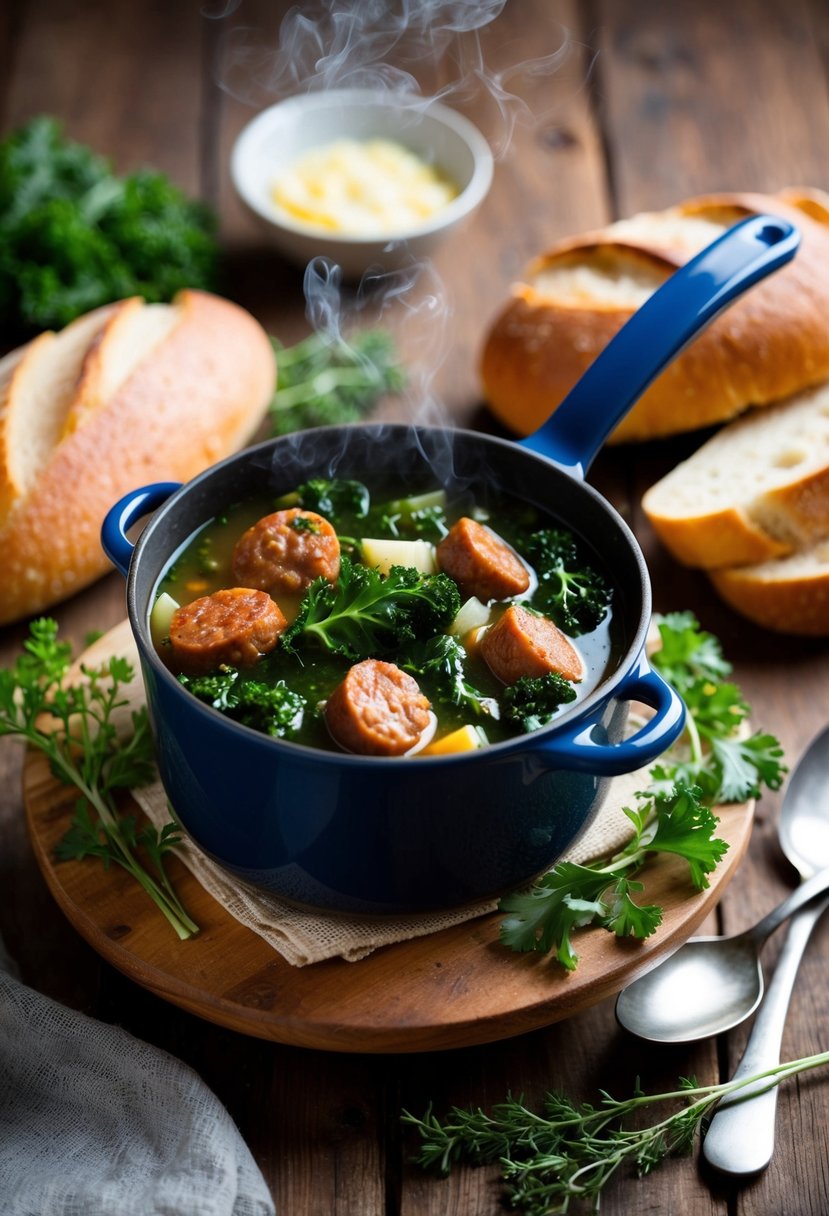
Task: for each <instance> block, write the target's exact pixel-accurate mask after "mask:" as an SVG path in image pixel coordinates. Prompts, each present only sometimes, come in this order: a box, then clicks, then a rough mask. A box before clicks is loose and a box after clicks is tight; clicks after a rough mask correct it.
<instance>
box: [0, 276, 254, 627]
mask: <svg viewBox="0 0 829 1216" xmlns="http://www.w3.org/2000/svg"><path fill="white" fill-rule="evenodd" d="M91 318H92V315H91V314H90V318H89V319H80V320H79V321H77V322H73V325H72V326H70V327H68V329H67V330H64V331H62V333H61V334H59V335H57V336H55V337H54V339H51V336H49V337H47V340H46V341H45V342H44V343H43V350H48V351H49V352H50V354H49V358H50V360H51V362H50V368H51V370H50V373H49V378H50V383H53V384H55V385H58V386H59V389H60V391H59V393H57V394H56V396H55V397H54V398H52V399H50V403H48V404H47V405H46V407H44V404H43V403H44V397H43V394H42V393H41V392H40V391H38V393H33V392H29V391H28V390H27V388H26V386H27V384H31V383H32V381H27V380H25V379H24V380H22V381H21V383H20V385H19V387H18V395H17V397H16V400H15V403H14V405H15V412H16V415H17V417H18V421H19V425H15V426H7V430H6V439H5V442H6V451H5V453H4V460H3V465H4V466H5V467H6V470H8V471H5V470H4V469H3V467H2V466H0V480H2V479H3V477H4V474H5V502H6V506H5V510H4V511H3V512H2V513H0V568H2V570H3V578H2V580H0V624H5V623H7V622H9V621H13V620H17V619H20V618H21V617H25V616H30V615H32V614H34V613H37V612H41V611H43V610H44V609H45V608H47V607H49V606H50V605H52V604H55V603H57V602H58V601H60V600H63V599H65V598H66V597H67V596H69V595H71V594H73V593H74V592H75V591H78V590H80V589H81V588H82V587H85V586H86V585H88V584H89V583H91V582H92V581H94V580H95V579H96V578H99V577H100V576H101V575H102V574H104V573H105V572H106V571H107V570H108V569H109V568H110V566H109V562H108V561H107V559H106V557H105V555H104V552H103V550H102V548H101V543H100V528H101V524H102V522H103V519H104V516H105V515H106V513H107V511H108V510H109V508H110V507H111V506H112V505H113V504H114V503H115V502H116V501H117V500H118V499H119V498H120V497H121V496H122V495H123V494H125V493H127V492H128V491H129V490H133V489H136V488H138V487H140V486H142V485H146V484H148V483H150V482H153V481H187V480H189V479H190V478H191V477H194V476H195V475H196V474H197V473H199V472H201V471H202V470H203V469H205V468H207V467H208V466H209V465H211V464H213V463H215V461H217V460H219V459H221V458H222V457H224V456H227V455H230V454H231V453H232V452H235V451H237V450H238V448H240V447H241V446H242V445H243V444H244V443H245V442H246V441H247V440H248V439H250V438H251V437H252V435H253V434H254V432H255V431H256V429H257V427H258V426H259V424H260V422H261V421H262V418H263V417H264V414H265V412H266V409H267V405H268V402H269V401H270V399H271V396H272V394H273V390H274V385H275V378H276V364H275V358H274V353H273V348H272V345H271V343H270V341H269V339H268V336H267V334H266V333H265V332H264V330H263V329H262V327H261V326H260V325H259V324H258V322H257V321H256V320H254V318H253V317H252V316H251V315H250V314H249V313H247V312H245V311H244V310H243V309H242V308H239V307H238V306H236V305H235V304H231V303H230V302H229V301H227V300H223V299H221V298H220V297H218V296H213V295H210V294H208V293H205V292H199V291H183V292H181V293H179V295H178V296H177V297H176V299H175V300H174V302H173V303H172V304H171V305H146V304H144V302H143V301H141V300H129V301H122V302H119V305H118V306H116V307H115V308H114V309H113V310H112V312H111V314H109V315H108V316H107V318H106V321H105V324H104V326H103V328H101V327H100V326H99V325H98V321H97V319H96V320H94V321H93V320H92V319H91ZM82 322H83V324H82ZM84 326H85V327H86V328H85V340H86V345H84V341H83V340H82V339H80V338H77V340H76V338H75V337H73V338H72V340H71V341H69V340H68V339H66V338H65V337H64V335H65V334H67V333H68V332H69V330H72V329H73V328H74V327H77V329H75V331H74V333H75V335H76V336H77V335H78V334H80V333H81V331H82V330H83V328H84ZM39 342H40V339H36V340H35V342H34V343H31V344H30V347H29V348H28V350H27V353H25V354H24V355H23V356H22V360H21V362H20V363H19V364H18V365H17V367H18V369H19V368H20V367H21V366H22V364H23V362H24V361H28V360H29V359H30V358H33V357H34V356H33V355H32V353H31V351H32V348H38V345H39ZM55 350H57V351H58V357H57V359H56V360H55V358H54V355H53V353H52V352H54V351H55ZM61 352H62V357H61V354H60V353H61ZM45 357H46V356H45V355H43V354H41V355H40V356H39V358H45ZM1 371H2V369H0V372H1ZM35 379H36V382H37V384H38V386H41V387H42V385H43V383H44V380H43V379H42V378H35ZM70 385H71V386H72V391H71V392H70V391H69V386H70ZM58 398H59V400H58ZM41 411H42V412H44V413H45V415H46V417H45V418H44V419H43V420H42V421H40V422H39V421H38V417H39V414H40V412H41ZM26 418H28V422H27V423H26V425H25V426H24V425H23V420H24V419H26ZM27 444H28V445H30V446H28V447H27V446H26V445H27ZM21 470H23V471H24V474H25V475H18V472H19V471H21ZM12 471H15V475H14V476H12Z"/></svg>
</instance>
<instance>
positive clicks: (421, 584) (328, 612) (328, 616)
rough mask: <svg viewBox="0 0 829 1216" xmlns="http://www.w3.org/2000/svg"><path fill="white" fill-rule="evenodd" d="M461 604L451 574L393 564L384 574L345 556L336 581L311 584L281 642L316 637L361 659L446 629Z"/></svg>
mask: <svg viewBox="0 0 829 1216" xmlns="http://www.w3.org/2000/svg"><path fill="white" fill-rule="evenodd" d="M459 608H460V594H459V592H458V588H457V586H456V584H455V583H454V582H453V580H452V579H451V578H449V577H448V576H447V575H445V574H422V573H421V572H420V571H418V570H414V569H412V568H411V567H407V566H392V568H391V570H390V571H389V573H388V574H387V575H386V576H385V578H384V577H383V576H382V575H381V574H379V573H378V571H377V570H372V569H370V568H369V567H368V566H361V565H357V564H355V563H354V562H352V561H351V560H350V559H349V558H348V557H346V556H343V558H342V560H341V565H340V577H339V578H338V580H337V582H336V584H335V585H334V586H332V585H331V583H329V582H328V581H327V580H326V579H324V578H319V579H317V580H316V581H315V582H314V583H312V584H311V586H310V587H309V588H308V590H307V591H306V593H305V597H304V599H303V601H302V604H301V605H300V609H299V613H298V615H297V617H296V620H295V621H294V622H293V624H292V625H291V626H290V627H289V628H288V629H286V630H285V632H284V633H283V634H282V637H281V645H282V646H283V648H284V649H286V650H294V649H296V647H297V646H301V645H307V644H308V643H311V644H313V643H315V642H316V643H317V644H321V645H322V646H324V647H325V648H326V649H327V650H330V651H333V652H335V653H337V654H342V655H345V656H346V657H347V658H349V659H352V660H354V661H359V660H360V659H365V658H369V657H370V656H372V655H376V654H378V653H380V654H381V653H383V652H387V651H389V650H393V649H397V648H400V647H401V646H405V645H407V644H408V643H410V642H412V641H415V640H417V639H419V638H424V637H428V636H429V634H432V633H435V632H437V631H438V630H441V629H444V628H445V627H446V626H447V625H448V624H449V622H450V621H451V620H453V618H454V617H455V616H456V615H457V612H458V609H459Z"/></svg>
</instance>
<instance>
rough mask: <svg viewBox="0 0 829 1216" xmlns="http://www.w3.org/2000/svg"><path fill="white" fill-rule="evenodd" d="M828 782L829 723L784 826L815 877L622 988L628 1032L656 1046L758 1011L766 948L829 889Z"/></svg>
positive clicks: (787, 841)
mask: <svg viewBox="0 0 829 1216" xmlns="http://www.w3.org/2000/svg"><path fill="white" fill-rule="evenodd" d="M827 781H829V728H827V730H825V731H824V732H823V733H822V734H821V735H820V736H818V738H817V739H816V740H814V742H813V743H812V744H811V745H810V747H809V748H808V749H807V751H806V753H805V754H804V756H803V757H802V759H801V761H800V763H799V764H798V765H797V767H796V768H795V770H794V772H793V773H792V775H791V777H790V779H789V783H788V786H787V789H786V795H785V797H784V799H783V805H782V807H781V811H780V823H779V829H778V830H779V835H780V842H781V846H782V848H783V850H784V852H785V853H786V856H787V857H789V859H790V860H791V861H792V862H793V864H794V865H795V867H796V868H797V869H798V870H800V873H801V875H802V876H803V877H805V876H806V875H813V877H810V878H809V879H808V880H807V881H805V882H804V883H803V884H802V886H801V887H799V888H798V890H796V891H794V892H793V893H792V894H791V895H790V896H789V897H788V898H787V899H785V900H784V901H783V902H782V903H781V904H780V905H779V906H778V907H777V908H775V909H774V910H773V911H771V912H769V913H768V915H767V916H764V917H763V919H762V920H761V921H759V923H758V924H756V925H754V927H753V928H751V929H747V930H745V931H744V932H743V933H739V934H736V935H735V936H732V937H696V938H691V939H689V940H688V941H687V942H686V943H685V944H684V945H683V946H681V947H680V948H679V949H678V950H677V951H676V952H675V953H674V954H672V955H671V956H670V958H668V959H666V960H665V962H663V963H661V964H660V965H659V966H657V967H655V968H654V970H653V971H650V972H648V974H647V975H644V976H642V978H641V979H638V980H635V981H634V982H633V983H632V984H630V985H628V987H627V988H625V989H623V991H622V992H620V994H619V996H618V998H617V1001H616V1016H617V1018H618V1020H619V1022H620V1023H621V1025H622V1026H624V1027H625V1029H626V1030H629V1031H631V1033H632V1034H635V1035H638V1036H639V1037H640V1038H643V1039H649V1040H650V1041H651V1042H654V1043H690V1042H694V1041H695V1040H697V1039H704V1038H708V1037H709V1036H711V1035H715V1034H720V1033H722V1032H723V1031H725V1030H730V1029H731V1028H732V1027H734V1026H738V1025H739V1024H740V1022H743V1021H745V1019H746V1018H747V1017H749V1016H750V1015H751V1014H752V1013H753V1012H754V1010H755V1009H756V1008H757V1006H758V1005H759V1004H760V1001H761V999H762V996H763V971H762V967H761V965H760V959H759V953H760V950H761V948H762V946H763V944H764V943H765V941H766V939H767V938H768V936H769V935H770V934H771V933H773V932H774V930H775V929H777V928H778V927H779V926H780V925H781V924H782V923H783V922H784V921H785V920H786V919H788V917H790V916H791V915H792V913H794V912H796V911H797V910H798V909H799V908H802V907H804V906H805V905H806V904H808V903H809V902H810V901H811V900H813V899H816V897H817V896H819V895H822V894H824V893H825V892H826V891H827V890H829V797H827V794H826V792H825V791H824V789H823V788H822V787H824V786H825V784H826V782H827ZM818 869H819V872H818V873H815V871H816V870H818ZM821 906H822V905H821ZM811 912H812V909H811V908H810V909H809V913H810V914H811ZM815 919H817V916H815Z"/></svg>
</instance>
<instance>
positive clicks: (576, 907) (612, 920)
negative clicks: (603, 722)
mask: <svg viewBox="0 0 829 1216" xmlns="http://www.w3.org/2000/svg"><path fill="white" fill-rule="evenodd" d="M657 624H658V626H659V633H660V637H661V640H662V646H661V649H660V650H658V651H657V652H656V653H655V654H654V655H653V656H652V660H651V661H652V662H653V665H654V667H657V668H658V669H659V670H660V671H661V672H662V674H663V675H664V676H665V677H666V679H670V680H671V682H672V683H673V684H674V685H675V687H676V688H677V689H678V691H679V692H680V693H681V694H682V696H683V697H684V699H685V702H686V705H687V708H688V716H687V720H686V729H685V736H684V738H683V740H681V741H679V742H678V743H676V744H674V747H673V748H672V749H671V750H670V751H669V752H668V753H666V755H665V756H663V757H662V758H661V760H660V761H659V763H657V764H654V765H653V766H652V767H651V769H650V773H649V778H650V780H649V783H648V786H647V788H646V789H644V790H643V791H641V792H640V793H639V794H638V795H637V804H636V805H635V806H633V807H628V808H625V810H626V814H627V816H628V818H629V819H630V821H631V823H632V824H633V828H634V833H633V837H632V839H631V840H630V841H629V842H628V844H627V845H626V846H625V847H624V848H623V849H621V850H620V851H619V852H618V853H616V854H614V855H613V856H612V857H611V858H609V859H604V860H602V861H597V862H595V863H594V864H592V865H589V866H576V865H574V864H573V863H571V862H559V864H558V865H556V866H555V867H554V868H553V869H552V870H551V871H550V872H549V873H548V874H545V875H544V876H543V877H542V878H540V879H538V880H537V882H536V883H535V884H534V885H533V886H532V887H531V888H530V889H529V890H528V891H521V892H517V893H515V894H512V895H508V896H506V897H505V898H503V899H502V900H501V903H500V908H501V910H502V911H504V912H506V913H508V915H507V917H506V918H505V919H504V920H503V921H502V924H501V942H502V943H503V944H504V945H505V946H508V947H509V948H510V949H512V950H521V951H525V950H538V951H542V952H544V953H548V952H551V951H554V952H555V957H556V958H557V959H558V961H559V962H560V963H561V964H562V965H563V966H564V967H566V968H567V969H568V970H573V968H575V967H576V966H577V964H578V955H577V954H576V952H575V949H574V947H573V941H572V933H573V930H574V929H576V928H580V927H583V926H585V925H588V924H597V925H601V926H603V927H604V928H605V929H609V930H610V931H611V932H613V933H616V934H618V935H620V936H628V935H630V936H633V937H637V938H645V937H648V936H650V934H651V933H653V932H654V931H655V930H656V929H657V928H658V926H659V924H660V922H661V916H662V913H661V909H660V908H658V907H656V906H655V905H644V906H643V905H641V904H638V903H637V902H636V900H635V898H634V895H635V893H636V892H637V891H640V890H641V889H642V888H641V884H639V883H637V882H633V881H632V876H633V875H635V874H636V873H637V872H638V871H639V870H640V869H641V867H642V866H643V865H644V864H645V862H646V861H647V859H648V857H649V856H651V855H652V854H655V853H673V854H675V855H676V856H678V857H682V858H684V860H685V861H686V862H687V863H688V869H689V877H690V880H691V883H692V885H693V886H694V887H695V888H696V889H697V890H703V889H704V888H705V887H707V886H708V882H709V880H708V875H709V874H710V873H711V872H712V871H713V870H714V869H715V868H716V866H717V865H718V864H719V862H720V860H721V859H722V857H723V856H724V854H725V852H726V851H727V849H728V845H727V843H726V842H725V841H724V840H721V839H719V838H718V837H717V836H716V830H717V824H718V822H719V821H718V820H717V818H716V816H715V815H714V814H713V812H712V810H711V806H713V805H716V804H718V803H721V802H741V801H743V800H745V799H746V798H756V797H759V795H760V791H761V787H762V786H763V785H765V786H767V787H768V788H769V789H777V788H778V787H779V786H780V784H781V783H782V780H783V775H784V773H785V771H786V770H785V767H784V766H783V764H782V748H781V747H780V744H779V742H778V740H777V739H775V737H774V736H773V735H770V734H768V733H766V732H761V731H756V732H755V733H754V734H752V735H750V736H748V737H745V735H744V732H743V729H742V728H743V724H744V721H745V719H746V717H747V715H748V713H749V707H748V705H747V704H746V702H745V701H744V700H743V698H742V696H741V694H740V690H739V688H738V687H737V686H736V684H734V683H732V682H730V681H728V680H727V678H726V677H727V676H729V675H730V674H731V665H730V664H729V663H728V662H727V661H726V659H725V658H724V656H723V654H722V650H721V647H720V643H719V642H718V640H717V639H716V638H715V637H714V636H713V635H712V634H710V633H706V632H705V631H704V630H702V629H701V628H700V626H699V623H698V622H697V621H696V619H695V618H694V616H693V615H692V614H691V613H688V612H684V613H679V612H677V613H672V614H670V615H669V616H665V617H660V618H657Z"/></svg>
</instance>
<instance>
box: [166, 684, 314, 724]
mask: <svg viewBox="0 0 829 1216" xmlns="http://www.w3.org/2000/svg"><path fill="white" fill-rule="evenodd" d="M179 681H180V683H182V684H183V685H184V687H185V688H188V689H189V690H190V692H191V693H193V695H194V696H195V697H198V698H199V700H200V701H204V702H206V704H208V705H212V706H213V708H214V709H220V710H221V711H222V712H223V713H226V714H227V716H228V717H229V718H233V719H234V720H235V721H236V722H241V723H243V724H244V725H245V726H250V727H252V728H253V729H254V730H259V731H262V732H263V733H264V734H266V735H272V736H274V737H275V738H279V739H290V738H291V737H292V736H293V735H295V734H296V732H297V731H298V730H299V729H300V727H301V726H302V719H303V716H304V713H305V709H306V701H305V698H304V697H302V696H300V694H299V693H298V692H294V691H293V690H292V689H290V688H288V686H287V684H285V682H284V680H278V681H277V682H276V683H275V684H266V683H264V681H262V680H245V679H241V678H240V674H239V671H238V670H237V669H236V668H235V667H226V668H223V669H222V670H221V671H218V672H213V673H211V674H210V675H204V676H188V675H180V676H179Z"/></svg>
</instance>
